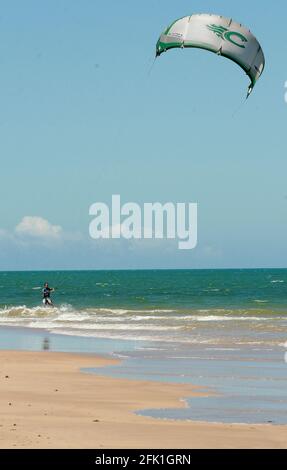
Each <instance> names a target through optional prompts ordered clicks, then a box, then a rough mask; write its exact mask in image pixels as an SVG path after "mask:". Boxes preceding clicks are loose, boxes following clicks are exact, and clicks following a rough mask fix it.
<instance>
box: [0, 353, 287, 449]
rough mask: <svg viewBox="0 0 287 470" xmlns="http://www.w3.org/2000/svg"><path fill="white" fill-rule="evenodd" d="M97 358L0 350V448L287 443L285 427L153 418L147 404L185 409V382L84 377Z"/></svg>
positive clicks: (99, 362)
mask: <svg viewBox="0 0 287 470" xmlns="http://www.w3.org/2000/svg"><path fill="white" fill-rule="evenodd" d="M116 362H117V361H115V360H112V359H106V358H100V357H96V356H91V355H90V356H88V355H79V354H78V355H77V354H66V353H54V352H48V351H44V352H24V351H0V364H1V366H0V448H64V449H68V448H78V449H79V448H94V449H102V448H103V449H104V448H174V449H175V448H176V449H180V448H188V449H192V448H285V449H286V448H287V426H272V425H229V424H210V423H198V422H191V421H186V422H183V421H168V420H156V419H152V418H147V417H143V416H137V415H135V414H134V411H136V410H140V409H145V408H149V409H150V408H168V407H172V408H175V407H183V406H185V402H184V400H183V398H184V397H186V396H189V397H190V396H196V395H201V394H203V391H202V390H200V389H198V388H196V387H191V386H189V385H177V384H166V383H157V382H147V381H131V380H122V379H115V378H110V377H103V376H98V375H89V374H84V373H82V372H80V368H85V367H87V368H89V367H101V366H107V365H109V364H115V363H116Z"/></svg>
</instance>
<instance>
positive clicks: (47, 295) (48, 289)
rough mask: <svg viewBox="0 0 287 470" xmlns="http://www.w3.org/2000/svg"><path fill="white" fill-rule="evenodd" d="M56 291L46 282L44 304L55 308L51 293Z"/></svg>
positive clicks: (43, 291) (43, 290)
mask: <svg viewBox="0 0 287 470" xmlns="http://www.w3.org/2000/svg"><path fill="white" fill-rule="evenodd" d="M54 290H55V289H53V288H51V287H49V284H48V282H45V284H44V289H42V293H43V304H44V305H50V306H51V307H52V306H53V302H52V299H51V298H50V294H51V292H54Z"/></svg>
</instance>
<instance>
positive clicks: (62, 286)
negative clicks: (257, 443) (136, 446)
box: [0, 269, 287, 424]
mask: <svg viewBox="0 0 287 470" xmlns="http://www.w3.org/2000/svg"><path fill="white" fill-rule="evenodd" d="M44 282H48V283H49V285H50V286H51V287H54V288H55V292H54V293H53V294H52V298H53V301H54V307H53V308H45V307H44V306H43V305H42V296H41V289H42V287H43V284H44ZM0 326H2V327H3V328H1V334H0V348H2V349H5V348H8V347H11V348H12V347H13V348H18V349H39V348H40V346H39V344H40V343H39V341H40V340H41V341H42V339H45V341H46V343H47V341H48V342H49V345H50V348H51V349H52V350H68V351H69V350H70V351H75V350H76V351H78V352H96V353H100V352H101V350H102V352H103V353H105V354H106V353H108V354H111V355H113V356H115V357H119V358H121V359H122V363H121V365H120V366H115V367H109V368H106V369H105V373H107V374H110V375H113V376H118V377H126V378H136V379H145V380H146V379H149V380H162V381H170V382H178V383H193V384H195V385H199V386H201V387H202V389H203V390H204V391H208V392H209V393H210V396H209V397H208V398H207V397H205V398H196V399H190V398H189V397H185V402H186V407H185V408H183V409H181V410H145V411H140V410H139V413H142V414H148V415H150V416H154V417H157V418H172V419H193V420H201V421H214V422H215V421H216V422H218V421H220V422H238V423H251V422H253V423H273V424H282V423H283V424H286V423H287V386H286V385H287V363H286V362H285V353H286V351H287V270H286V269H277V270H272V269H261V270H182V271H180V270H178V271H176V270H163V271H161V270H144V271H50V272H39V271H37V272H0ZM12 327H13V328H12ZM19 327H20V328H21V330H20V329H19ZM22 327H24V328H25V330H24V329H23V328H22ZM20 331H21V332H24V331H26V333H25V334H23V333H21V334H20V333H19V332H20ZM7 338H9V341H8V339H7ZM25 338H26V340H25ZM41 341H40V342H41ZM88 372H94V373H97V371H96V370H90V371H88ZM101 373H103V370H102V369H101Z"/></svg>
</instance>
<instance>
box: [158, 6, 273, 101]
mask: <svg viewBox="0 0 287 470" xmlns="http://www.w3.org/2000/svg"><path fill="white" fill-rule="evenodd" d="M186 47H196V48H200V49H206V50H208V51H211V52H214V53H215V54H217V55H222V56H223V57H227V58H228V59H230V60H232V61H233V62H236V63H237V64H238V65H239V66H240V67H241V68H242V69H243V70H244V71H245V72H246V73H247V75H248V77H249V78H250V80H251V83H250V86H249V88H248V93H247V97H248V96H249V95H250V93H251V92H252V90H253V88H254V86H255V84H256V82H257V80H258V79H259V77H260V76H261V75H262V72H263V70H264V66H265V59H264V54H263V51H262V49H261V46H260V44H259V42H258V41H257V39H256V38H255V37H254V36H253V34H252V33H251V32H250V31H249V30H248V29H246V28H245V27H244V26H242V25H241V24H239V23H235V22H234V21H233V20H232V19H230V18H224V17H223V16H217V15H208V14H196V15H191V16H185V17H184V18H180V19H179V20H176V21H174V22H173V23H172V24H171V25H170V26H169V27H168V28H167V29H166V30H165V31H164V32H163V33H162V35H161V36H160V38H159V40H158V42H157V45H156V56H157V57H158V56H160V55H161V54H162V53H163V52H165V51H167V50H169V49H173V48H186Z"/></svg>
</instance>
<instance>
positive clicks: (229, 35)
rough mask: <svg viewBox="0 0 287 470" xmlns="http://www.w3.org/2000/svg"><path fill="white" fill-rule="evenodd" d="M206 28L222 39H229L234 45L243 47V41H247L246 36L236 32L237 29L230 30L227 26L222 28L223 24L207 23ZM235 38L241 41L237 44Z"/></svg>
mask: <svg viewBox="0 0 287 470" xmlns="http://www.w3.org/2000/svg"><path fill="white" fill-rule="evenodd" d="M207 28H208V29H209V30H210V31H212V32H213V33H214V34H216V36H218V37H219V38H221V39H223V40H224V41H225V40H226V41H229V42H231V43H232V44H234V45H235V46H238V47H241V48H242V49H245V46H244V44H242V43H243V42H248V41H247V39H246V37H245V36H243V34H241V33H238V32H237V31H230V30H229V29H227V28H224V26H218V25H216V24H209V25H207ZM236 39H237V40H240V41H241V43H240V44H239V43H238V42H237V41H236Z"/></svg>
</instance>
